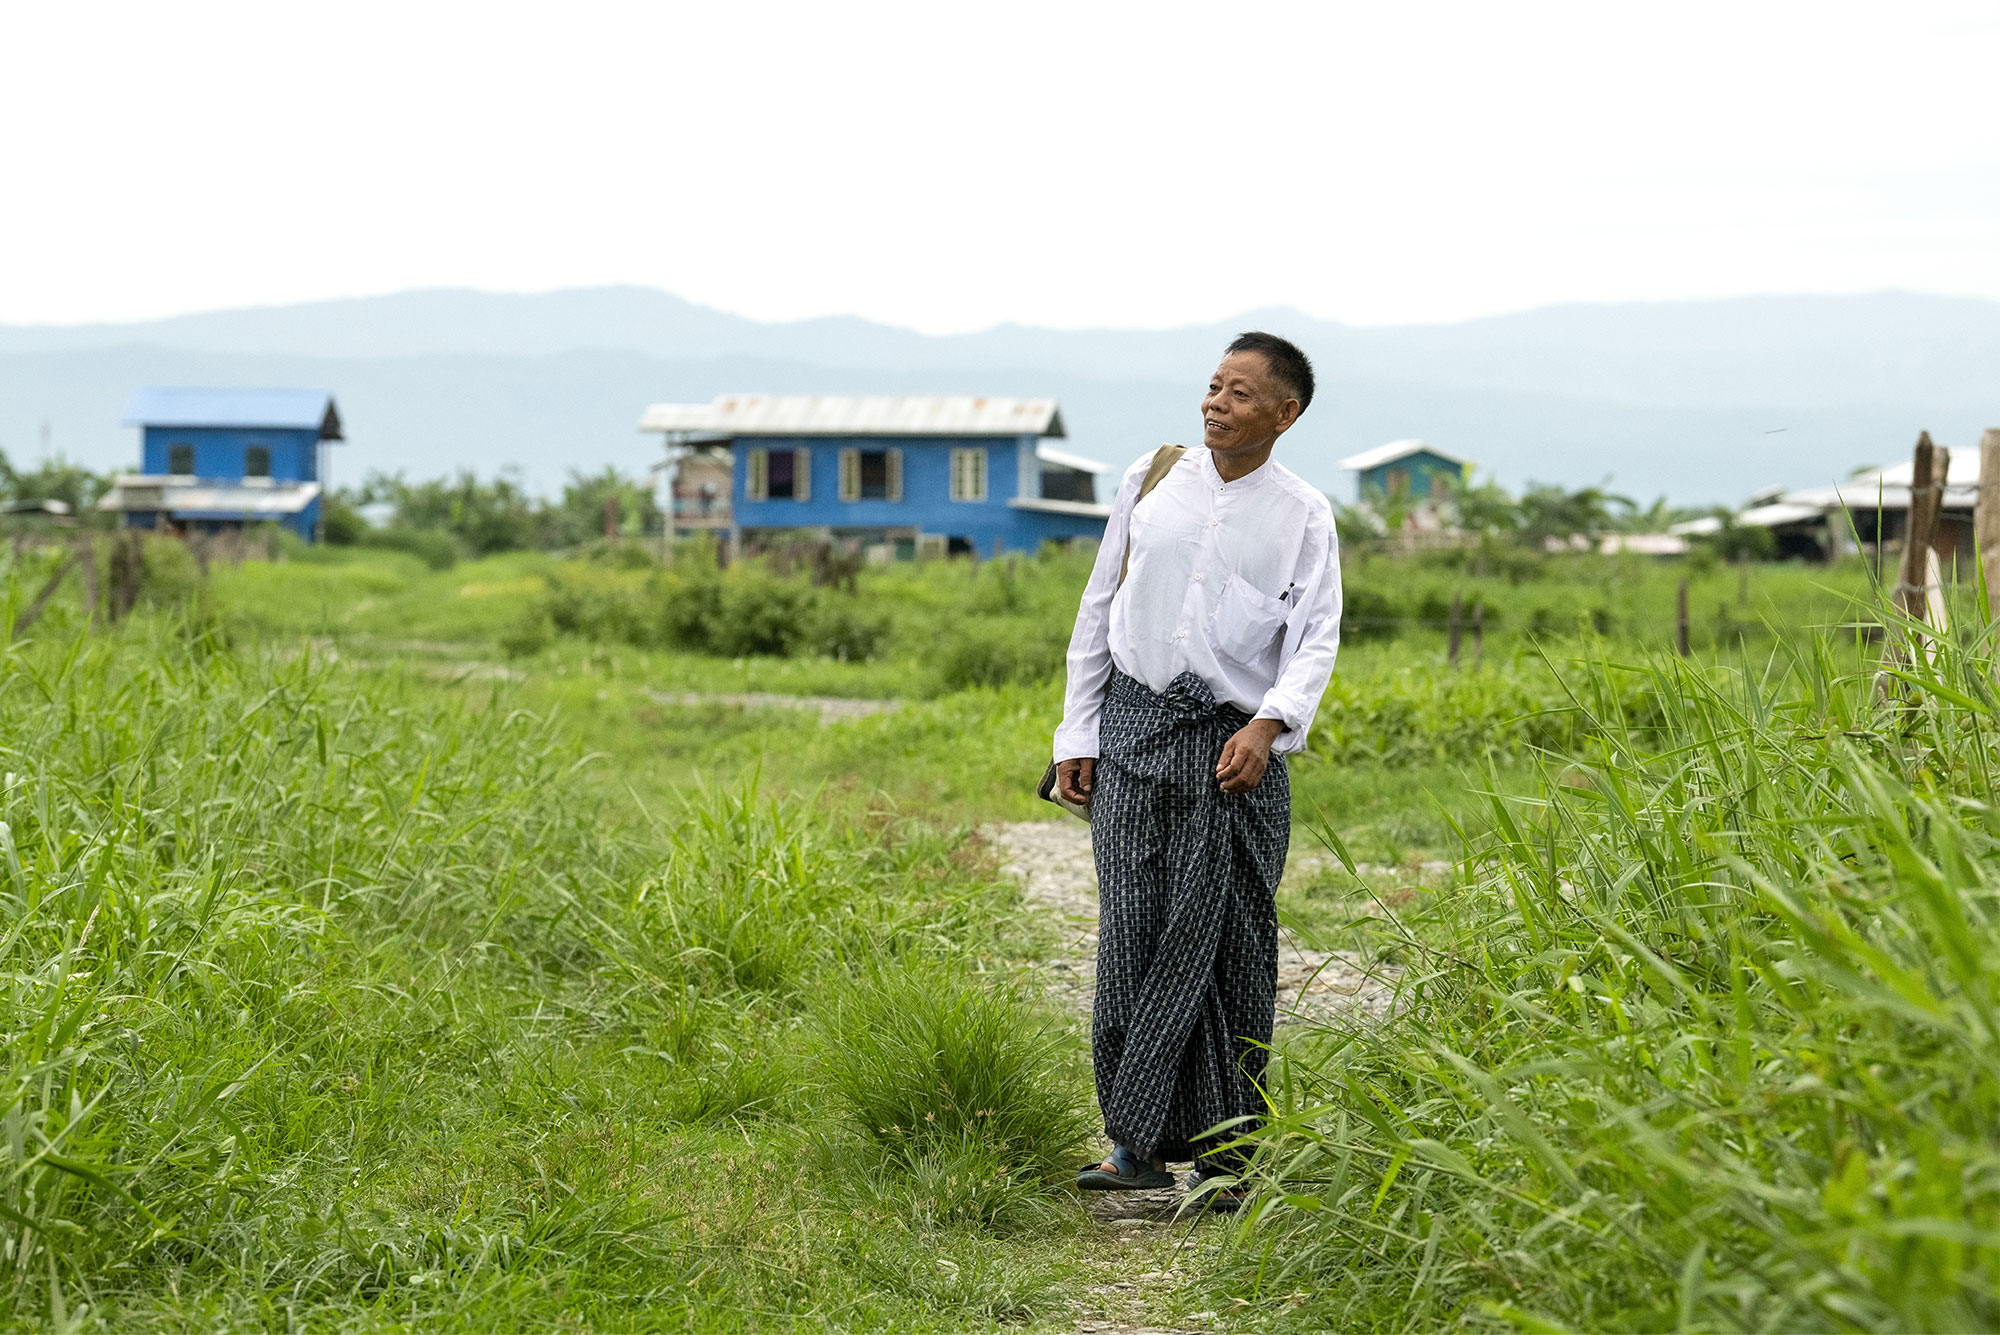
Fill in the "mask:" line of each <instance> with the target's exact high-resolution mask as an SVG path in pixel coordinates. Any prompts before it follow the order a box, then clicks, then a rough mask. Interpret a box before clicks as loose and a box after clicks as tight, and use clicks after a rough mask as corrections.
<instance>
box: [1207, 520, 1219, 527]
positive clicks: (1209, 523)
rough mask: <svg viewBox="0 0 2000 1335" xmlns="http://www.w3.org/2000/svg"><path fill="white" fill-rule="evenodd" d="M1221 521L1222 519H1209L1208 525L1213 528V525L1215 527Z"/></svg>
mask: <svg viewBox="0 0 2000 1335" xmlns="http://www.w3.org/2000/svg"><path fill="white" fill-rule="evenodd" d="M1221 523H1222V521H1221V520H1220V519H1211V520H1209V521H1208V526H1209V527H1210V528H1215V527H1217V526H1218V525H1220V524H1221Z"/></svg>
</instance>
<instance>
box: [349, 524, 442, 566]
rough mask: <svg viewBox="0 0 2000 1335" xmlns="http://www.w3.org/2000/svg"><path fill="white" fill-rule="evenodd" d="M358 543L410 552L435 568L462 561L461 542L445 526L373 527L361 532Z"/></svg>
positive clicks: (388, 549)
mask: <svg viewBox="0 0 2000 1335" xmlns="http://www.w3.org/2000/svg"><path fill="white" fill-rule="evenodd" d="M358 544H359V545H360V546H363V547H379V548H381V549H382V550H384V551H390V552H406V553H408V554H409V555H411V556H414V557H416V558H417V559H418V560H419V561H422V562H423V563H424V564H425V565H426V566H429V567H430V568H431V569H432V570H449V569H451V568H452V566H453V565H455V564H457V562H458V543H457V542H456V541H454V540H453V539H452V536H451V534H449V533H446V532H444V531H443V530H441V529H433V528H371V529H368V530H366V531H365V532H364V533H362V534H361V536H360V538H359V539H358Z"/></svg>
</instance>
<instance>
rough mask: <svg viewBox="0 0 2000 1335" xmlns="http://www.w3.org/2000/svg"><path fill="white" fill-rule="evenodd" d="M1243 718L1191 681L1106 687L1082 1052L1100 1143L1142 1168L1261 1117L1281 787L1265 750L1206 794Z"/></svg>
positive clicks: (1272, 999)
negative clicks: (1092, 957) (1099, 1116)
mask: <svg viewBox="0 0 2000 1335" xmlns="http://www.w3.org/2000/svg"><path fill="white" fill-rule="evenodd" d="M1249 721H1250V716H1249V715H1248V714H1245V713H1244V712H1243V711H1242V710H1240V709H1236V708H1234V707H1233V706H1230V705H1222V704H1217V703H1216V700H1215V696H1214V695H1213V693H1211V692H1210V690H1209V688H1208V685H1207V684H1206V683H1205V682H1203V681H1202V680H1201V678H1199V677H1197V676H1195V675H1194V673H1192V672H1183V673H1182V674H1181V675H1180V676H1178V677H1176V678H1174V680H1173V682H1172V683H1171V684H1170V685H1168V687H1167V689H1166V691H1165V692H1164V693H1160V692H1155V691H1153V690H1150V689H1148V688H1147V687H1146V686H1145V685H1143V684H1141V683H1140V682H1138V681H1135V680H1133V679H1132V678H1131V677H1128V676H1126V675H1125V674H1124V673H1122V672H1114V673H1112V675H1111V682H1110V685H1109V687H1108V688H1107V689H1106V692H1105V701H1104V713H1103V716H1102V719H1101V720H1100V723H1099V727H1098V748H1099V756H1098V761H1097V771H1096V779H1095V782H1094V785H1093V787H1092V791H1091V802H1090V811H1091V817H1090V828H1091V843H1092V845H1093V846H1094V848H1095V851H1096V855H1097V881H1098V893H1099V915H1098V938H1097V1000H1096V1009H1095V1011H1094V1012H1093V1018H1092V1021H1091V1055H1092V1060H1093V1064H1094V1065H1095V1067H1096V1073H1097V1101H1098V1104H1099V1106H1100V1107H1101V1108H1102V1109H1103V1112H1104V1130H1105V1134H1107V1135H1108V1136H1110V1137H1111V1139H1112V1141H1113V1142H1115V1143H1117V1144H1120V1145H1125V1146H1127V1147H1129V1148H1130V1149H1132V1150H1133V1151H1134V1152H1135V1153H1136V1154H1138V1155H1139V1157H1141V1158H1142V1159H1143V1158H1146V1157H1148V1156H1150V1155H1155V1154H1157V1155H1159V1156H1160V1157H1161V1158H1163V1159H1165V1160H1167V1161H1168V1162H1169V1163H1173V1162H1178V1161H1182V1160H1187V1159H1192V1158H1195V1157H1196V1156H1197V1153H1198V1152H1199V1150H1200V1149H1201V1146H1199V1145H1197V1144H1196V1143H1195V1142H1196V1141H1197V1140H1198V1139H1200V1137H1201V1133H1202V1132H1204V1131H1207V1130H1209V1129H1210V1128H1211V1127H1214V1126H1215V1125H1216V1124H1218V1123H1220V1122H1224V1121H1228V1120H1229V1119H1231V1118H1236V1117H1255V1116H1256V1115H1257V1114H1259V1113H1260V1112H1262V1110H1263V1100H1262V1097H1261V1096H1260V1095H1259V1093H1258V1091H1257V1087H1256V1084H1255V1082H1256V1081H1257V1080H1259V1079H1261V1078H1262V1076H1263V1072H1264V1058H1265V1055H1266V1054H1265V1045H1266V1044H1268V1043H1269V1042H1270V1041H1271V1025H1272V1021H1273V1018H1274V1016H1275V1013H1276V1008H1277V992H1278V922H1277V907H1276V902H1275V898H1276V894H1277V888H1278V878H1279V876H1280V875H1282V874H1283V872H1284V869H1285V851H1286V849H1287V847H1288V846H1289V845H1290V843H1291V833H1292V789H1291V780H1290V778H1289V777H1288V776H1287V774H1286V772H1285V761H1284V758H1283V757H1282V756H1277V755H1273V756H1272V757H1271V763H1270V767H1269V768H1268V769H1266V770H1265V771H1264V777H1263V780H1262V781H1261V782H1259V783H1258V785H1257V787H1256V788H1254V789H1252V790H1251V791H1250V792H1247V793H1241V794H1228V793H1224V792H1223V791H1222V790H1221V789H1220V788H1219V787H1218V786H1217V785H1216V781H1215V763H1216V761H1217V759H1218V758H1219V757H1220V756H1221V754H1222V746H1223V743H1225V742H1227V741H1228V740H1229V737H1230V735H1231V734H1232V733H1234V732H1236V731H1237V730H1238V729H1239V728H1241V727H1243V726H1244V725H1245V724H1246V723H1248V722H1249ZM1254 1125H1255V1124H1254V1123H1245V1124H1242V1125H1239V1126H1237V1127H1233V1128H1231V1129H1230V1130H1229V1131H1228V1132H1227V1133H1225V1135H1223V1136H1220V1137H1216V1138H1214V1141H1213V1142H1211V1143H1215V1142H1219V1141H1221V1140H1225V1139H1227V1138H1229V1137H1231V1136H1236V1135H1241V1134H1244V1133H1245V1132H1248V1131H1250V1130H1252V1129H1254ZM1235 1158H1236V1156H1235V1155H1233V1154H1232V1155H1227V1156H1214V1155H1211V1166H1213V1167H1218V1168H1230V1167H1233V1166H1234V1164H1233V1163H1232V1162H1230V1161H1232V1160H1234V1159H1235Z"/></svg>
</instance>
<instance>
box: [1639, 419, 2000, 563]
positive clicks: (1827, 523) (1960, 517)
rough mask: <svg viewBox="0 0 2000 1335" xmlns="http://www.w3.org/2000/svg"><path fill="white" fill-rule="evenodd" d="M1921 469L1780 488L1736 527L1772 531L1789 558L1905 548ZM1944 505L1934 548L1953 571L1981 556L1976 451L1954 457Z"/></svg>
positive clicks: (1910, 466) (1700, 522)
mask: <svg viewBox="0 0 2000 1335" xmlns="http://www.w3.org/2000/svg"><path fill="white" fill-rule="evenodd" d="M1915 471H1916V465H1915V463H1914V462H1913V461H1911V460H1907V459H1906V460H1904V461H1903V462H1901V463H1899V464H1895V465H1892V466H1891V467H1888V468H1863V469H1858V470H1856V471H1855V472H1854V473H1853V474H1852V475H1851V476H1849V477H1848V478H1847V479H1846V480H1845V481H1842V482H1836V483H1834V484H1833V485H1832V486H1829V487H1805V488H1801V489H1799V490H1797V491H1786V490H1784V489H1783V488H1781V487H1772V488H1770V489H1768V490H1766V491H1760V492H1758V493H1757V494H1756V495H1754V496H1752V497H1751V498H1750V499H1749V501H1748V502H1747V503H1746V505H1745V506H1744V508H1743V509H1742V510H1741V511H1739V512H1738V513H1737V515H1736V519H1735V522H1736V523H1738V524H1741V525H1743V526H1744V527H1746V528H1763V529H1769V530H1770V531H1771V536H1772V538H1773V539H1774V540H1775V543H1776V550H1777V554H1778V556H1780V557H1781V558H1782V557H1799V558H1803V559H1805V560H1808V561H1827V560H1832V559H1833V558H1835V557H1838V556H1840V555H1842V554H1843V553H1846V552H1852V551H1855V550H1856V549H1857V548H1863V549H1866V548H1875V547H1879V546H1881V545H1882V544H1895V543H1899V542H1901V541H1902V540H1903V535H1904V533H1906V532H1907V531H1908V530H1909V523H1910V487H1911V484H1912V482H1913V481H1914V480H1915V479H1914V474H1915ZM1939 500H1940V505H1939V510H1938V520H1937V529H1936V532H1935V534H1934V536H1933V538H1932V545H1933V546H1934V547H1936V548H1937V552H1938V556H1939V557H1940V559H1942V560H1943V561H1944V563H1945V567H1946V568H1947V569H1950V568H1951V564H1952V562H1953V561H1955V560H1962V561H1964V562H1966V563H1967V564H1968V566H1969V565H1970V563H1971V561H1972V559H1973V556H1974V554H1975V548H1974V543H1973V528H1972V512H1973V507H1974V506H1975V504H1976V503H1977V502H1978V500H1979V449H1978V447H1977V446H1976V445H1975V446H1974V447H1973V448H1971V449H1963V450H1959V451H1956V452H1954V453H1953V454H1952V456H1951V468H1950V471H1949V472H1948V473H1947V474H1946V476H1945V488H1944V494H1943V495H1942V496H1941V497H1940V498H1939ZM1721 527H1722V521H1721V520H1719V519H1716V518H1713V517H1706V516H1705V517H1703V518H1701V519H1693V520H1689V521H1688V522H1687V523H1684V524H1676V525H1674V528H1673V531H1674V532H1676V533H1682V534H1687V535H1689V536H1697V535H1702V534H1708V533H1714V532H1716V531H1717V530H1718V529H1720V528H1721Z"/></svg>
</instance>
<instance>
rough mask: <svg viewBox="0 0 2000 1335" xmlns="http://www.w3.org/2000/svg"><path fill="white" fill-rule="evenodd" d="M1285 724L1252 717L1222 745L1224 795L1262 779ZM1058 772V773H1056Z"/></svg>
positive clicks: (1218, 772) (1219, 777) (1219, 772)
mask: <svg viewBox="0 0 2000 1335" xmlns="http://www.w3.org/2000/svg"><path fill="white" fill-rule="evenodd" d="M1284 730H1285V725H1284V724H1283V723H1282V722H1280V721H1279V720H1277V719H1274V718H1254V719H1251V720H1250V721H1249V722H1248V723H1246V724H1244V725H1243V728H1242V730H1241V731H1239V732H1238V733H1237V734H1236V735H1235V736H1234V737H1231V738H1230V739H1229V740H1228V741H1227V742H1225V743H1223V746H1222V758H1221V759H1220V760H1218V761H1216V762H1215V781H1216V782H1217V783H1219V784H1221V785H1222V791H1223V792H1225V793H1247V792H1249V791H1250V790H1251V789H1252V788H1255V787H1256V786H1257V784H1258V782H1259V781H1261V780H1262V779H1263V777H1264V767H1265V766H1267V765H1269V764H1270V763H1271V743H1272V742H1275V741H1277V740H1278V734H1279V733H1281V732H1283V731H1284ZM1058 772H1060V771H1058Z"/></svg>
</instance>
